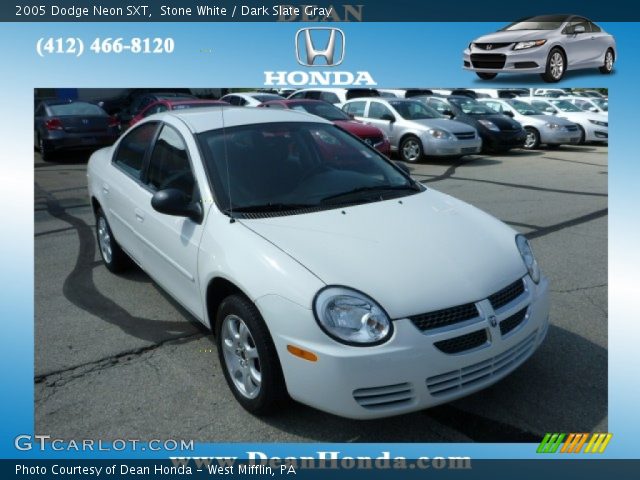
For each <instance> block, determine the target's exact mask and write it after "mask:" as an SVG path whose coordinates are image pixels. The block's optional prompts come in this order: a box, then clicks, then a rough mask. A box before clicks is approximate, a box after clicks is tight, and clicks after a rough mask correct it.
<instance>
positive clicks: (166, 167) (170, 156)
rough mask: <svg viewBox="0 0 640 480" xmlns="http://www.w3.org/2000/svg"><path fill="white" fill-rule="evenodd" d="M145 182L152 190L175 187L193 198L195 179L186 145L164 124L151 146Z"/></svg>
mask: <svg viewBox="0 0 640 480" xmlns="http://www.w3.org/2000/svg"><path fill="white" fill-rule="evenodd" d="M147 184H148V185H149V186H150V187H151V188H153V189H154V190H164V189H167V188H175V189H178V190H180V191H181V192H183V193H184V194H185V195H186V196H187V197H188V198H189V199H192V198H193V190H194V187H195V179H194V177H193V172H192V170H191V164H190V163H189V155H188V154H187V146H186V145H185V143H184V140H183V139H182V137H181V136H180V134H179V133H178V132H177V131H176V130H175V129H173V128H172V127H169V126H167V125H165V126H164V127H162V131H161V132H160V135H159V136H158V140H156V143H155V145H154V146H153V151H152V152H151V157H150V159H149V174H148V178H147Z"/></svg>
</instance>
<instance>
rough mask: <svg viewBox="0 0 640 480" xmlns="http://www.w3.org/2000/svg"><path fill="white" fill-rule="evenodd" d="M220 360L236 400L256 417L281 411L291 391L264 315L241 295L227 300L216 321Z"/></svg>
mask: <svg viewBox="0 0 640 480" xmlns="http://www.w3.org/2000/svg"><path fill="white" fill-rule="evenodd" d="M216 343H217V347H218V358H219V359H220V365H221V366H222V371H223V373H224V377H225V379H226V381H227V384H228V385H229V388H230V389H231V392H232V393H233V396H234V397H235V398H236V400H237V401H238V402H239V403H240V405H242V407H243V408H244V409H245V410H247V411H248V412H250V413H252V414H254V415H267V414H270V413H273V412H274V411H276V410H277V408H278V407H279V406H281V405H282V403H283V402H284V401H285V400H286V398H287V391H286V387H285V383H284V377H283V375H282V369H281V368H280V362H279V360H278V354H277V352H276V348H275V346H274V344H273V341H272V339H271V335H270V334H269V331H268V329H267V326H266V325H265V323H264V320H262V317H261V315H260V312H258V309H257V308H256V307H255V305H254V304H253V303H251V302H250V301H249V300H248V299H247V298H245V297H244V296H241V295H231V296H229V297H227V298H226V299H225V300H224V301H223V302H222V304H221V305H220V308H219V309H218V314H217V317H216Z"/></svg>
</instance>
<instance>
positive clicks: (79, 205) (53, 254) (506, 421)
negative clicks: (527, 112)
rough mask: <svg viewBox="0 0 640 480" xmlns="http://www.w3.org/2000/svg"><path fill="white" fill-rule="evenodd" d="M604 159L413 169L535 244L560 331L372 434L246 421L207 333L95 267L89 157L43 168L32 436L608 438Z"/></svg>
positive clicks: (143, 287) (329, 425) (303, 416)
mask: <svg viewBox="0 0 640 480" xmlns="http://www.w3.org/2000/svg"><path fill="white" fill-rule="evenodd" d="M607 154H608V151H607V147H605V146H593V145H587V146H576V147H563V148H560V149H555V150H539V151H514V152H512V153H510V154H506V155H501V156H473V157H468V158H463V159H461V160H458V161H455V162H450V161H427V162H425V163H422V164H418V165H411V167H410V168H411V170H412V175H413V176H414V177H415V178H416V179H418V180H420V181H422V182H424V183H425V184H426V185H427V186H429V187H433V188H435V189H438V190H440V191H443V192H446V193H449V194H451V195H453V196H455V197H458V198H460V199H462V200H465V201H467V202H469V203H471V204H473V205H476V206H478V207H480V208H482V209H483V210H485V211H487V212H489V213H491V214H493V215H494V216H496V217H498V218H500V219H502V220H503V221H505V222H506V223H508V224H510V225H512V226H513V227H514V228H516V229H517V230H519V231H521V232H523V233H525V234H526V235H527V236H528V237H529V238H530V239H531V241H532V244H533V248H534V250H535V251H536V254H537V257H538V261H539V263H540V264H541V267H542V269H543V271H544V273H545V274H546V275H547V276H548V277H549V278H550V281H551V291H552V292H551V302H552V303H551V305H552V306H551V327H550V331H549V334H548V337H547V340H546V342H545V343H544V344H543V345H542V346H541V347H540V349H539V350H538V352H536V353H535V355H534V356H533V357H532V358H531V359H530V360H529V361H528V362H526V363H525V364H524V365H523V366H522V367H520V368H519V369H518V370H516V371H515V372H514V373H513V374H511V375H510V376H509V377H507V378H506V379H504V380H503V381H501V382H499V383H498V384H496V385H494V386H493V387H490V388H488V389H486V390H484V391H482V392H479V393H477V394H474V395H471V396H469V397H466V398H464V399H462V400H459V401H457V402H454V403H451V404H448V405H444V406H441V407H437V408H433V409H430V410H425V411H422V412H418V413H414V414H410V415H404V416H399V417H394V418H388V419H382V420H374V421H353V420H345V419H342V418H339V417H335V416H332V415H329V414H325V413H322V412H319V411H316V410H313V409H311V408H308V407H305V406H303V405H299V404H295V403H294V404H292V405H291V407H290V408H288V409H287V410H286V411H283V412H282V413H280V414H277V415H275V416H273V417H269V418H264V419H260V418H255V417H253V416H251V415H249V414H248V413H246V412H245V411H244V410H242V408H241V407H240V406H239V405H238V404H237V402H236V401H235V400H234V398H233V396H232V394H231V392H230V391H229V390H228V388H227V386H226V383H225V381H224V378H223V375H222V371H221V369H220V366H219V364H218V360H217V356H216V354H215V350H214V348H215V347H214V344H213V341H212V339H211V336H210V335H209V333H208V332H207V331H206V330H205V329H204V328H203V327H200V326H199V325H198V324H197V323H196V321H195V320H194V319H193V318H191V317H190V315H189V314H188V313H186V312H185V311H184V310H183V309H182V308H181V307H180V306H179V305H177V304H176V303H175V302H174V301H172V300H171V298H170V297H169V296H168V295H167V294H166V293H164V292H163V291H162V290H161V289H160V288H159V287H157V286H156V285H155V284H154V283H153V282H152V281H151V280H150V279H149V277H147V276H146V275H145V274H144V273H143V272H142V271H140V270H138V269H133V270H131V271H129V272H127V273H125V274H123V275H120V276H114V275H113V274H111V273H109V272H108V271H107V270H106V268H105V267H104V266H103V265H102V263H101V262H100V260H99V254H98V252H97V246H96V243H95V235H94V224H95V222H94V218H93V215H92V212H91V208H90V206H89V203H88V199H87V190H86V160H87V156H86V155H82V154H78V155H74V156H73V157H64V158H59V159H58V161H57V162H56V163H43V162H42V161H41V160H40V158H39V156H38V155H37V154H35V237H36V238H35V359H34V361H35V431H36V433H37V434H47V435H51V436H53V437H59V438H66V439H72V438H73V439H78V438H99V439H114V438H140V439H143V440H144V439H152V438H178V439H180V438H183V439H189V440H190V439H193V440H196V441H209V442H221V441H228V442H237V441H246V442H308V441H312V442H465V441H477V442H518V441H526V442H538V441H540V439H541V438H542V436H543V435H544V433H546V432H548V431H584V432H587V431H607V170H608V168H607ZM469 242H473V238H469ZM328 388H329V387H328Z"/></svg>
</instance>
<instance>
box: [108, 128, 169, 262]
mask: <svg viewBox="0 0 640 480" xmlns="http://www.w3.org/2000/svg"><path fill="white" fill-rule="evenodd" d="M158 125H159V124H158V122H149V123H144V124H142V125H140V126H137V127H134V128H133V129H132V130H131V131H129V132H128V133H126V134H125V135H124V137H122V139H121V140H120V142H118V144H117V146H116V151H115V154H114V156H113V158H112V163H111V165H112V167H113V168H112V170H111V171H112V175H111V176H110V178H105V179H104V180H103V185H102V186H101V188H102V194H103V195H102V197H103V205H102V207H103V209H105V212H106V215H107V220H108V221H109V225H110V226H111V231H112V232H113V236H114V237H115V239H116V241H117V242H118V243H119V244H120V246H121V247H122V248H123V249H124V250H125V251H126V252H127V253H128V254H129V256H130V257H131V258H132V259H133V260H134V261H135V262H136V263H138V264H139V265H142V267H143V268H145V265H144V259H143V254H142V252H143V250H144V249H143V248H142V241H141V238H140V229H139V226H140V225H139V224H140V223H141V221H142V210H141V206H142V205H143V204H144V203H145V202H146V201H148V191H147V188H146V186H145V185H144V183H143V182H142V176H143V172H144V165H145V163H146V160H147V155H148V152H149V148H150V146H151V145H152V143H153V140H154V138H155V136H156V133H157V130H158Z"/></svg>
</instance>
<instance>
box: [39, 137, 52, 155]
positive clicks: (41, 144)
mask: <svg viewBox="0 0 640 480" xmlns="http://www.w3.org/2000/svg"><path fill="white" fill-rule="evenodd" d="M38 151H39V152H40V158H41V159H42V161H43V162H50V161H51V160H52V157H53V154H52V153H51V151H50V150H49V149H48V148H47V146H46V144H45V143H44V140H43V139H42V137H41V136H40V135H38Z"/></svg>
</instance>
